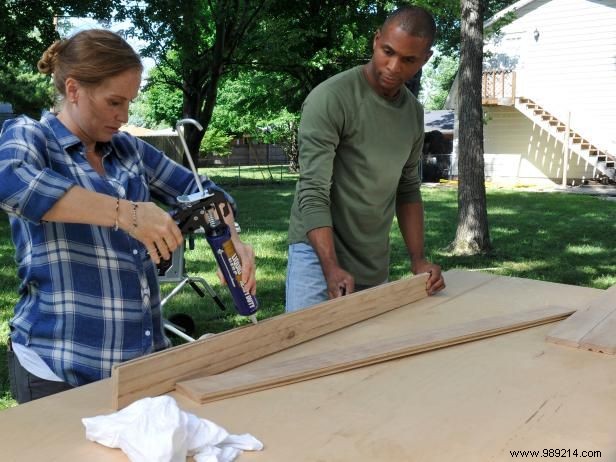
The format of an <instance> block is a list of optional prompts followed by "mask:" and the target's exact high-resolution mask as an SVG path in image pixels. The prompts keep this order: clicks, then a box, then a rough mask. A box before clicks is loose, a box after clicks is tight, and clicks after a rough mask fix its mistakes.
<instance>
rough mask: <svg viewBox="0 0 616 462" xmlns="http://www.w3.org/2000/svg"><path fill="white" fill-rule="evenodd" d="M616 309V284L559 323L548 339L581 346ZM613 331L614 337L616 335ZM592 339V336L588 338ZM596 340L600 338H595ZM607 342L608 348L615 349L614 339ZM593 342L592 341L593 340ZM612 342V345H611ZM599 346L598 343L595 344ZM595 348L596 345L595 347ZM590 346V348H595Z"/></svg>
mask: <svg viewBox="0 0 616 462" xmlns="http://www.w3.org/2000/svg"><path fill="white" fill-rule="evenodd" d="M615 310H616V285H614V286H612V287H610V288H609V289H607V290H606V291H605V292H604V293H603V294H601V295H599V296H598V297H596V298H594V299H592V300H591V301H590V303H589V304H588V305H587V306H586V308H584V309H582V310H578V311H576V312H575V313H574V314H573V315H572V316H570V317H569V318H568V319H567V320H565V321H563V322H561V323H559V324H558V325H557V326H556V327H555V328H554V329H553V330H551V331H550V333H549V334H548V336H547V337H546V340H547V341H548V342H551V343H556V344H558V345H566V346H570V347H573V348H580V347H581V345H582V343H583V342H584V337H586V336H587V335H588V334H589V333H590V332H591V331H593V329H595V328H597V327H598V326H599V325H600V324H602V323H603V322H604V321H605V320H606V319H607V318H608V317H610V315H612V314H613V313H614V311H615ZM614 332H615V331H612V337H614V335H613V333H614ZM588 340H590V338H589V339H588ZM595 340H598V338H597V339H595ZM606 340H608V342H607V343H606V346H605V348H606V349H611V350H613V349H614V346H615V344H614V340H616V339H612V340H611V341H609V339H606ZM591 343H592V342H591ZM610 344H611V347H610V346H609V345H610ZM595 346H598V345H595ZM593 348H594V347H593ZM593 348H589V349H593Z"/></svg>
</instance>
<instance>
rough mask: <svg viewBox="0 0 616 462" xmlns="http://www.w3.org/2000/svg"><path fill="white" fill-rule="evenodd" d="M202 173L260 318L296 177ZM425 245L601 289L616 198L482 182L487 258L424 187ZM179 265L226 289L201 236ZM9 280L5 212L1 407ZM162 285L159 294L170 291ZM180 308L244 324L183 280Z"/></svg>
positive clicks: (3, 402)
mask: <svg viewBox="0 0 616 462" xmlns="http://www.w3.org/2000/svg"><path fill="white" fill-rule="evenodd" d="M208 174H209V175H210V177H211V178H212V179H213V180H214V181H216V182H218V183H219V184H221V185H223V186H224V187H225V188H226V189H227V190H228V191H229V192H231V193H232V194H233V195H234V196H235V198H236V200H237V202H238V204H239V207H240V213H239V216H238V221H239V223H240V224H241V227H242V234H241V236H242V239H243V240H245V241H247V242H249V243H251V244H252V245H253V246H254V248H255V252H256V255H257V265H258V269H257V281H258V288H257V296H258V298H259V302H260V305H261V310H260V312H259V313H258V317H259V318H261V319H262V318H266V317H269V316H273V315H276V314H280V313H282V312H283V309H284V275H285V269H286V258H287V256H286V249H287V242H286V235H287V226H288V215H289V209H290V206H291V202H292V199H293V192H294V185H295V179H296V177H295V176H294V175H292V174H289V173H287V172H286V171H285V170H284V168H281V167H274V168H271V169H270V170H267V169H265V168H261V169H259V168H254V167H253V168H247V167H242V168H241V169H238V168H224V169H210V170H208ZM422 192H423V197H424V203H425V209H426V253H427V255H428V257H429V258H430V259H432V260H433V261H435V262H437V263H439V264H440V265H441V266H442V267H443V268H444V269H445V270H448V269H453V268H466V269H473V270H483V271H487V272H491V273H494V274H499V275H507V276H517V277H523V278H530V279H540V280H545V281H553V282H561V283H566V284H575V285H581V286H588V287H595V288H601V289H605V288H607V287H609V286H610V285H612V284H616V246H615V245H614V236H616V201H608V200H605V199H601V198H597V197H591V196H585V195H574V194H564V193H535V192H522V191H517V190H513V189H509V190H507V189H496V188H493V189H492V188H489V189H488V215H489V224H490V233H491V238H492V243H493V246H494V252H493V253H492V254H491V255H489V256H480V257H456V256H453V255H450V254H448V253H447V251H446V250H445V249H446V247H447V245H448V244H449V243H450V242H451V240H452V239H453V236H454V234H455V229H456V219H457V218H456V215H457V193H456V190H455V187H451V186H440V187H424V188H423V190H422ZM391 242H392V261H391V279H392V280H396V279H399V278H401V277H404V276H406V275H408V274H409V265H408V261H407V258H406V253H405V251H404V248H403V245H402V239H401V237H400V235H399V233H398V231H397V227H396V226H394V228H393V229H392V233H391ZM185 256H186V270H187V273H189V274H190V275H194V276H201V277H203V278H205V279H206V280H207V281H208V282H209V284H210V285H211V286H212V287H213V288H214V289H215V290H216V291H217V292H218V293H219V294H220V295H221V296H222V298H223V301H224V302H225V304H226V305H227V306H232V305H231V300H230V297H229V295H228V293H227V291H226V289H225V288H224V287H221V286H220V284H219V282H218V279H217V277H216V275H215V263H214V259H213V256H212V254H211V251H210V250H209V247H208V246H207V243H206V242H205V240H204V239H203V238H202V237H200V236H198V237H197V239H196V242H195V249H194V250H187V251H186V254H185ZM17 286H18V280H17V277H16V272H15V265H14V260H13V247H12V244H11V241H10V234H9V227H8V220H6V219H3V220H1V221H0V409H1V408H4V407H8V406H11V405H13V404H14V402H13V401H12V400H11V399H10V398H9V395H8V388H9V387H8V377H7V371H6V354H5V350H6V339H7V336H8V320H9V318H10V316H11V313H12V307H13V305H14V303H15V302H16V300H17V297H16V293H17ZM173 287H174V286H173V285H171V284H165V285H163V287H162V290H163V293H168V292H169V291H170V290H171V289H173ZM174 313H185V314H189V315H190V316H191V317H192V318H193V319H194V321H195V324H196V335H202V334H204V333H207V332H220V331H223V330H227V329H231V328H233V327H234V326H237V325H239V324H242V323H245V322H247V321H246V319H244V318H242V317H241V316H238V315H236V314H234V313H233V312H232V311H229V310H227V311H221V310H219V309H218V308H217V307H216V305H215V304H214V302H213V301H212V300H211V299H210V298H209V296H207V295H206V297H205V298H200V297H199V296H198V295H197V294H196V292H194V291H193V290H192V289H191V288H190V287H185V288H184V289H183V290H182V291H181V292H180V293H179V294H178V295H177V296H175V297H173V298H172V299H171V301H169V303H167V305H166V306H165V315H166V316H170V315H172V314H174Z"/></svg>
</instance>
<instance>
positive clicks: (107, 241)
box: [0, 113, 230, 385]
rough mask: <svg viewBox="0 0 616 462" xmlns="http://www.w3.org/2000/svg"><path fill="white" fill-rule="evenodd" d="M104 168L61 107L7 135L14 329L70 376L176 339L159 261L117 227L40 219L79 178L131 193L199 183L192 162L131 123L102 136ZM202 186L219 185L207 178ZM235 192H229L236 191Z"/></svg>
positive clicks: (156, 194)
mask: <svg viewBox="0 0 616 462" xmlns="http://www.w3.org/2000/svg"><path fill="white" fill-rule="evenodd" d="M103 152H104V154H103V165H104V167H105V172H106V175H105V177H102V176H101V175H99V174H98V173H97V172H96V171H95V170H94V169H93V168H92V167H91V166H90V164H89V163H88V161H87V159H86V156H85V146H84V145H83V144H82V143H81V141H80V140H79V139H78V138H77V137H76V136H75V135H73V134H72V133H71V132H69V131H68V130H67V128H66V127H65V126H64V125H62V123H61V122H60V121H59V120H58V119H57V118H56V116H55V115H53V114H50V113H47V114H45V115H44V116H43V117H42V119H41V121H40V122H37V121H34V120H32V119H29V118H27V117H24V116H22V117H18V118H16V119H13V120H9V121H7V122H5V124H4V126H3V128H2V135H1V137H0V208H1V209H2V210H4V211H5V212H7V213H8V214H9V221H10V224H11V233H12V238H13V243H14V245H15V259H16V262H17V265H18V276H19V278H20V280H21V285H20V288H19V294H20V299H19V302H18V303H17V305H16V306H15V315H14V317H13V318H12V320H11V321H10V326H11V331H12V332H11V338H12V341H13V342H15V343H19V344H22V345H26V346H27V347H29V348H31V349H33V350H34V351H35V352H37V353H38V354H39V355H40V356H41V358H42V359H43V360H44V361H45V362H46V363H47V364H48V365H49V367H50V368H51V370H52V371H53V372H54V373H55V374H56V375H58V376H59V377H60V378H61V379H63V380H64V381H66V382H68V383H69V384H71V385H83V384H86V383H89V382H93V381H95V380H99V379H102V378H105V377H109V375H110V374H111V368H112V366H113V365H114V364H117V363H120V362H122V361H126V360H129V359H132V358H136V357H138V356H142V355H144V354H147V353H150V352H152V351H156V350H160V349H163V348H165V347H167V346H169V340H168V339H167V338H166V337H165V335H164V333H163V328H162V316H161V308H160V292H159V285H158V279H157V275H156V268H155V265H154V264H153V263H152V261H151V260H150V258H149V257H148V256H147V254H146V249H145V247H144V246H143V245H142V244H141V243H140V242H139V241H137V240H135V239H133V238H131V237H130V236H129V235H128V234H127V233H125V232H124V231H122V230H118V231H114V230H113V228H112V227H102V226H92V225H84V224H70V223H50V222H44V221H42V217H43V215H45V213H46V212H47V211H48V210H49V209H51V208H52V207H53V206H54V204H55V203H56V201H57V200H58V199H60V198H61V197H62V196H63V195H64V194H65V193H66V192H67V191H68V190H69V189H70V188H71V187H73V186H74V185H79V186H82V187H84V188H86V189H89V190H91V191H96V192H99V193H102V194H107V195H110V196H113V197H118V196H119V197H121V198H123V199H128V200H133V201H151V200H152V199H156V200H159V201H161V202H163V203H164V204H167V205H170V206H173V205H175V203H176V197H177V196H179V195H182V194H189V193H193V192H197V191H198V188H197V185H196V182H195V180H194V177H193V175H192V173H191V172H190V170H188V169H186V168H184V167H182V166H181V165H178V164H177V163H175V162H173V161H172V160H170V159H169V158H168V157H166V156H165V155H164V154H163V153H162V152H161V151H159V150H157V149H155V148H154V147H153V146H151V145H149V144H147V143H145V142H143V141H141V140H139V139H137V138H135V137H133V136H131V135H129V134H126V133H118V134H116V135H114V137H113V138H112V140H111V141H110V142H109V143H105V145H104V146H103ZM203 185H204V187H206V188H210V189H217V190H220V189H219V188H217V187H216V186H215V185H214V183H212V182H211V181H209V180H205V179H204V182H203ZM229 199H230V198H229Z"/></svg>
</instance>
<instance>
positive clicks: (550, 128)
mask: <svg viewBox="0 0 616 462" xmlns="http://www.w3.org/2000/svg"><path fill="white" fill-rule="evenodd" d="M515 107H516V108H517V109H518V110H519V111H520V112H521V113H523V114H524V115H526V116H527V117H528V118H529V119H531V120H532V121H533V122H535V123H536V124H537V125H539V126H540V127H541V128H542V129H543V130H545V131H546V132H548V133H549V134H550V135H551V136H553V137H554V138H556V139H557V140H559V141H561V142H564V140H565V139H567V140H568V142H569V151H570V153H571V152H573V153H576V154H577V155H578V156H580V157H581V158H582V159H584V160H585V161H587V162H588V163H589V164H591V165H592V166H593V167H594V179H595V180H598V181H600V182H601V183H604V184H608V183H610V182H614V181H616V157H615V156H614V155H613V154H610V153H608V152H607V151H605V150H602V149H600V148H598V147H597V146H596V145H594V144H593V143H592V142H591V141H590V140H588V139H587V138H584V137H583V136H581V135H580V134H578V133H576V132H575V131H574V130H571V128H569V133H568V137H567V135H566V134H565V132H566V131H567V125H566V124H565V123H564V122H562V121H561V120H559V119H558V118H556V117H555V116H554V115H552V114H550V113H549V112H548V111H546V110H545V109H544V108H542V107H541V106H540V105H539V104H537V103H535V102H534V101H533V100H531V99H529V98H516V100H515Z"/></svg>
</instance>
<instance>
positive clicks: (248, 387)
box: [176, 307, 574, 404]
mask: <svg viewBox="0 0 616 462" xmlns="http://www.w3.org/2000/svg"><path fill="white" fill-rule="evenodd" d="M573 311H574V310H572V309H571V308H563V307H546V308H541V309H536V310H530V311H525V312H520V313H515V314H508V315H504V316H492V317H488V318H483V319H479V320H475V321H471V322H466V323H462V324H458V325H454V326H451V327H447V328H443V329H435V330H431V331H428V332H419V333H413V334H407V335H403V336H400V337H397V338H394V339H387V340H381V341H380V342H369V343H365V344H362V345H356V346H353V347H351V348H343V349H337V350H334V351H330V352H325V353H320V354H316V355H309V356H304V357H301V358H295V359H292V360H287V361H283V362H280V363H276V364H271V365H268V366H265V367H261V368H258V369H252V370H249V371H241V370H240V371H229V372H225V373H222V374H218V375H214V376H209V377H202V378H198V379H193V380H187V381H183V382H179V383H177V384H176V391H178V392H180V393H182V394H184V395H186V396H188V397H189V398H190V399H192V400H193V401H195V402H197V403H200V404H203V403H206V402H209V401H215V400H219V399H224V398H228V397H232V396H238V395H243V394H247V393H251V392H254V391H259V390H266V389H269V388H274V387H279V386H283V385H287V384H290V383H296V382H301V381H304V380H309V379H313V378H316V377H322V376H325V375H330V374H335V373H338V372H342V371H347V370H350V369H355V368H358V367H363V366H367V365H371V364H377V363H380V362H383V361H389V360H391V359H395V358H400V357H403V356H409V355H414V354H418V353H422V352H425V351H430V350H434V349H437V348H444V347H448V346H451V345H458V344H460V343H466V342H472V341H474V340H479V339H483V338H486V337H493V336H495V335H501V334H505V333H508V332H513V331H516V330H521V329H526V328H529V327H534V326H538V325H541V324H546V323H549V322H554V321H558V320H561V319H563V318H565V317H567V316H569V315H570V314H571V313H573Z"/></svg>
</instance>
